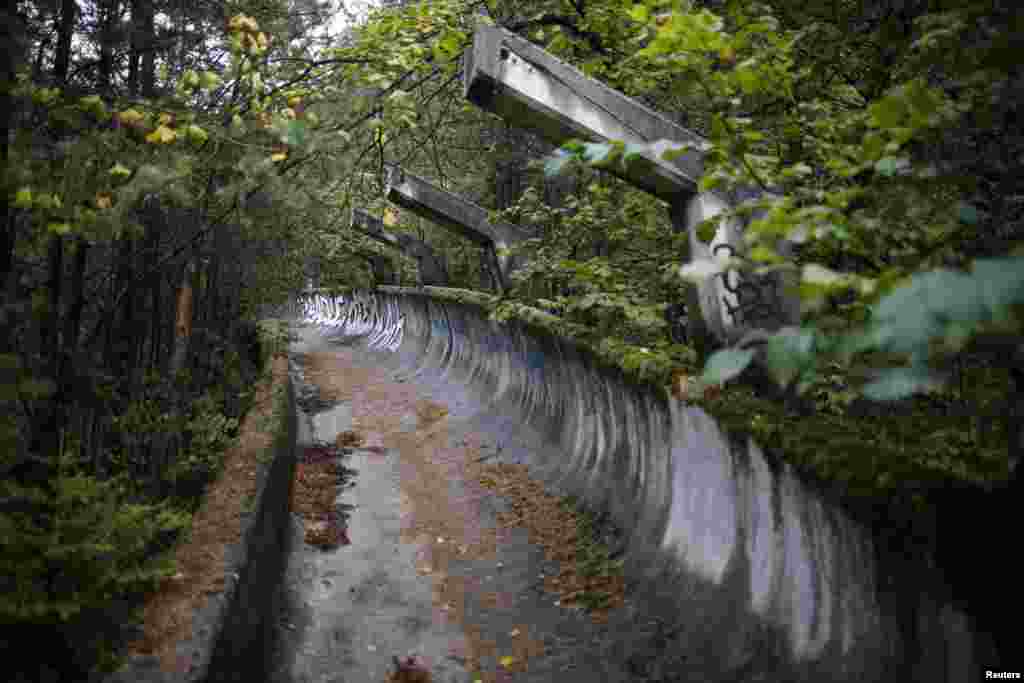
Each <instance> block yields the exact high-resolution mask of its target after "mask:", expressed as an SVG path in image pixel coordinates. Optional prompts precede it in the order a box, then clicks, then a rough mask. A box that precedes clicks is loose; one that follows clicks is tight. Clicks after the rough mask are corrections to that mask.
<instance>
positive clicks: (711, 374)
mask: <svg viewBox="0 0 1024 683" xmlns="http://www.w3.org/2000/svg"><path fill="white" fill-rule="evenodd" d="M755 354H756V351H755V350H754V349H723V350H721V351H716V352H715V353H713V354H711V357H710V358H708V362H707V365H706V366H705V367H704V372H703V374H702V375H701V377H700V381H701V382H702V383H705V384H709V385H710V384H722V383H724V382H727V381H728V380H730V379H732V378H733V377H736V376H737V375H739V374H740V373H741V372H743V371H744V370H745V369H746V367H747V366H748V365H750V362H751V361H752V360H753V359H754V355H755Z"/></svg>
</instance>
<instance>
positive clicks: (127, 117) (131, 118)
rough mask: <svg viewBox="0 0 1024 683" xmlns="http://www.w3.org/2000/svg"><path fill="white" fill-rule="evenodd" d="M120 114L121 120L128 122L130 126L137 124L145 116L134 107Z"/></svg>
mask: <svg viewBox="0 0 1024 683" xmlns="http://www.w3.org/2000/svg"><path fill="white" fill-rule="evenodd" d="M119 116H120V119H121V122H122V123H126V124H128V125H129V126H133V125H135V124H136V123H138V122H139V121H141V120H142V119H143V118H144V117H143V115H142V114H140V113H139V112H137V111H136V110H134V109H125V110H124V111H123V112H121V114H120V115H119Z"/></svg>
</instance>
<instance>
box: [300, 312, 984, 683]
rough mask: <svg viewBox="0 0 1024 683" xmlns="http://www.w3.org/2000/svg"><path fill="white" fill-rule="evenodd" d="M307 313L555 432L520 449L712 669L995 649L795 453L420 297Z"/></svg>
mask: <svg viewBox="0 0 1024 683" xmlns="http://www.w3.org/2000/svg"><path fill="white" fill-rule="evenodd" d="M304 311H305V316H306V318H307V320H310V321H315V322H317V323H319V324H320V325H322V326H324V327H323V329H324V330H325V332H328V333H331V334H333V335H336V336H337V337H338V338H339V339H344V340H345V341H346V343H353V342H356V341H358V340H359V339H362V340H365V343H366V344H367V346H368V348H369V349H370V350H371V351H377V352H381V351H386V352H389V353H396V354H399V356H400V357H401V359H402V363H403V365H404V366H406V367H407V368H408V370H409V371H411V372H415V373H416V374H418V375H420V376H422V377H426V376H428V375H433V376H443V377H444V378H446V379H447V380H451V381H456V382H459V383H465V384H466V385H468V386H473V387H474V388H475V389H476V390H477V392H476V393H477V394H478V395H480V396H482V397H484V398H483V399H482V400H484V401H490V402H492V403H493V404H494V405H495V406H497V407H500V409H501V410H502V411H503V414H505V415H513V416H514V418H515V419H517V420H520V421H521V422H522V423H524V424H529V425H530V427H531V428H533V429H535V430H537V431H539V432H541V433H542V434H543V435H544V438H545V439H546V441H547V443H549V444H550V446H551V447H550V448H546V449H541V450H540V451H537V452H529V453H520V454H519V456H518V457H519V458H521V459H525V460H526V462H527V463H528V464H529V465H530V466H531V471H533V472H534V473H535V475H536V476H537V478H539V479H542V480H543V481H544V482H545V483H546V484H548V485H550V487H551V488H552V489H553V490H557V491H558V492H560V493H564V494H573V495H576V496H577V497H579V498H581V499H582V500H584V501H586V503H587V504H588V505H589V506H590V507H591V508H592V509H594V510H597V511H604V512H607V513H608V514H610V515H611V517H612V519H613V520H614V521H615V522H616V524H617V525H618V526H619V527H620V528H621V529H622V530H623V531H624V532H625V533H624V535H623V538H624V539H625V540H624V547H623V548H621V549H620V550H621V551H623V552H624V557H625V560H626V572H627V577H629V578H630V579H631V580H633V581H634V582H635V585H636V586H637V593H636V595H637V596H638V597H637V604H638V607H639V608H641V609H645V610H648V611H651V612H653V613H657V614H659V615H662V616H663V617H664V618H665V619H666V621H667V622H669V623H671V624H674V626H673V627H672V629H671V631H672V632H673V633H675V640H674V642H673V644H672V647H675V648H683V649H687V648H689V650H688V651H687V652H688V653H689V652H690V651H691V650H692V655H693V661H696V660H698V659H699V660H700V661H702V662H704V665H703V667H702V668H701V673H702V675H704V676H707V675H712V676H714V678H702V679H700V680H735V681H758V680H786V681H822V680H829V681H854V680H856V681H860V682H861V683H863V682H866V681H891V680H912V681H918V680H919V681H949V682H950V683H952V682H953V681H964V680H972V677H977V675H978V672H979V671H981V670H982V669H983V666H984V665H985V663H986V661H987V662H992V661H995V660H993V659H991V658H990V654H989V653H990V650H989V649H988V648H989V645H988V643H987V642H985V639H983V638H980V637H978V636H976V635H975V634H973V633H972V629H971V623H970V621H969V619H968V618H967V617H966V616H965V615H964V614H963V613H962V612H960V611H958V610H957V609H955V608H954V607H952V606H951V605H950V604H948V602H947V601H945V600H944V599H942V597H941V596H942V595H943V594H944V588H943V586H942V585H941V583H940V582H939V581H938V579H937V578H936V576H935V572H934V571H932V570H930V569H928V568H926V567H925V566H923V564H922V565H917V564H913V563H911V562H909V561H907V560H901V559H900V558H899V557H892V556H891V555H890V556H883V554H882V553H881V552H880V551H879V549H878V548H877V547H876V544H875V543H874V541H873V539H872V536H871V534H870V532H869V531H868V530H867V529H865V528H864V527H862V526H861V525H859V524H857V523H855V522H854V521H852V520H851V519H850V517H848V516H847V515H846V514H845V513H844V511H843V510H842V509H840V508H839V507H838V506H836V505H834V504H832V503H830V502H828V501H827V500H826V498H825V497H824V496H823V495H821V494H820V493H819V492H818V491H817V490H816V489H815V487H814V486H812V485H810V484H808V483H806V482H804V481H802V480H801V479H800V478H799V477H798V476H797V475H796V473H795V472H794V470H793V469H792V468H791V467H790V466H789V465H787V464H785V463H782V462H780V461H779V460H778V459H776V458H773V457H771V456H770V455H769V454H765V453H763V452H762V451H761V449H760V448H759V447H758V446H757V444H755V443H754V442H753V441H751V440H750V439H749V438H747V437H743V436H737V435H734V434H728V433H725V432H723V431H722V430H721V429H720V428H719V427H718V426H717V424H716V423H715V421H714V420H713V419H712V418H710V417H709V416H708V415H707V414H706V413H704V412H703V411H702V410H701V409H699V408H697V407H692V406H687V405H684V404H683V403H681V402H678V401H674V400H673V401H666V400H665V399H664V398H662V397H661V396H660V395H659V394H657V393H656V392H654V391H652V390H651V389H650V388H648V387H644V386H640V385H637V384H634V383H632V382H630V381H628V380H627V379H626V378H625V377H624V376H623V375H621V374H619V373H617V372H614V371H610V370H608V369H606V368H599V367H598V366H597V365H596V364H595V363H594V362H593V360H592V359H591V358H590V356H589V355H588V354H586V353H585V352H582V351H580V350H578V349H577V348H576V347H574V346H573V345H572V344H571V343H569V342H566V341H564V340H561V339H557V338H553V337H550V336H546V335H544V334H543V333H532V332H529V331H527V330H526V329H525V328H524V327H522V326H520V325H518V324H499V323H495V322H492V321H488V320H487V318H486V315H485V314H484V313H483V312H482V311H480V310H478V309H476V308H474V307H472V306H468V305H457V304H452V303H447V302H440V301H438V300H435V299H431V298H430V297H429V296H426V295H417V294H412V293H407V294H396V293H382V292H374V293H360V294H358V295H355V296H352V297H350V298H349V299H348V300H344V301H343V300H340V299H336V300H327V299H323V298H320V299H315V298H314V299H311V300H309V301H307V302H306V303H305V304H304ZM900 577H905V578H900ZM709 653H710V654H709ZM708 661H712V662H716V664H715V666H718V668H717V669H715V670H709V668H708V664H707V662H708ZM686 680H689V679H686ZM694 680H698V679H697V678H694Z"/></svg>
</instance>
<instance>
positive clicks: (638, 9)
mask: <svg viewBox="0 0 1024 683" xmlns="http://www.w3.org/2000/svg"><path fill="white" fill-rule="evenodd" d="M628 14H629V18H630V19H632V20H633V21H635V22H636V23H638V24H645V23H647V19H648V18H649V17H650V12H649V11H648V9H647V6H646V5H633V6H632V7H631V8H629V11H628Z"/></svg>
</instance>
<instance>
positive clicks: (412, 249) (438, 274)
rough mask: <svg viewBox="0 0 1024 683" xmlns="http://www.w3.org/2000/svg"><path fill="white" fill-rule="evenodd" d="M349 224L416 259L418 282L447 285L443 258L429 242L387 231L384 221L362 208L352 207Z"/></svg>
mask: <svg viewBox="0 0 1024 683" xmlns="http://www.w3.org/2000/svg"><path fill="white" fill-rule="evenodd" d="M351 226H352V228H353V229H354V230H358V231H359V232H361V233H363V234H364V235H366V236H367V237H370V238H372V239H375V240H377V241H378V242H380V243H382V244H386V245H388V246H390V247H393V248H395V249H398V250H399V251H401V252H402V253H404V254H407V255H409V256H411V257H412V258H414V259H416V263H417V264H418V265H419V276H420V284H422V285H432V286H436V287H447V286H448V269H447V267H446V266H445V264H444V259H443V258H442V257H441V256H440V255H438V253H437V252H435V251H434V250H433V249H432V248H431V246H430V245H429V244H427V243H426V242H423V241H422V240H418V239H416V238H415V237H413V236H412V235H406V234H404V233H393V232H389V231H388V230H386V229H385V228H384V221H382V220H381V219H379V218H377V217H376V216H372V215H370V214H369V213H367V212H366V211H363V210H362V209H352V219H351Z"/></svg>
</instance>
